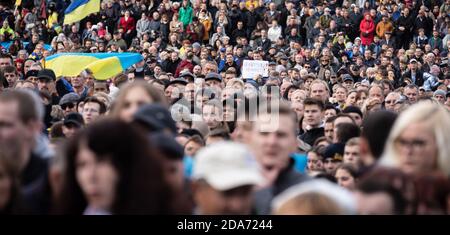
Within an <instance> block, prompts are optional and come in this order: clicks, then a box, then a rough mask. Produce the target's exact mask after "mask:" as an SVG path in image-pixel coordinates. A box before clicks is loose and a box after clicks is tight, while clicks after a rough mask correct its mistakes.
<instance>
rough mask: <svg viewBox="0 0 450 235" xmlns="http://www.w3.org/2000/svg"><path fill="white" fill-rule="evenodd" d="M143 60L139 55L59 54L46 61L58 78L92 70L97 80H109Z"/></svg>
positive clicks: (47, 66) (46, 66)
mask: <svg viewBox="0 0 450 235" xmlns="http://www.w3.org/2000/svg"><path fill="white" fill-rule="evenodd" d="M142 60H143V57H142V55H141V54H139V53H59V54H55V55H52V56H49V57H47V58H46V59H45V61H44V65H45V68H47V69H51V70H53V72H55V75H56V77H60V76H70V77H74V76H78V75H79V74H80V73H81V72H82V71H83V70H85V69H90V70H91V71H92V72H93V73H94V77H95V79H97V80H107V79H110V78H112V77H114V76H115V75H117V74H119V73H121V72H123V71H125V70H126V69H128V68H129V67H131V66H132V65H134V64H136V63H138V62H140V61H142Z"/></svg>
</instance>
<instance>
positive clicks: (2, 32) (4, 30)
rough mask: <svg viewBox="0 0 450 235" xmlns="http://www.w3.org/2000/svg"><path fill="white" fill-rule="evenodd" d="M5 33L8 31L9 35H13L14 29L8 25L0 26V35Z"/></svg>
mask: <svg viewBox="0 0 450 235" xmlns="http://www.w3.org/2000/svg"><path fill="white" fill-rule="evenodd" d="M5 33H8V34H9V35H10V36H11V35H14V30H12V29H11V28H10V27H8V28H6V29H5V28H3V27H1V28H0V35H5ZM7 39H9V38H7Z"/></svg>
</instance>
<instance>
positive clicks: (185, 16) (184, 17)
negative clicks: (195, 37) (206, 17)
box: [178, 5, 194, 28]
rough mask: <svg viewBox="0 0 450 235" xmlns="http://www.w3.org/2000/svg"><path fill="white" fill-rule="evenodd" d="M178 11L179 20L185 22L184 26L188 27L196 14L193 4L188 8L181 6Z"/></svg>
mask: <svg viewBox="0 0 450 235" xmlns="http://www.w3.org/2000/svg"><path fill="white" fill-rule="evenodd" d="M178 13H179V16H178V20H179V21H181V22H183V26H184V28H186V27H187V26H188V25H189V24H190V23H191V22H192V17H193V15H194V11H193V10H192V7H191V5H188V6H187V7H186V8H184V7H181V8H180V10H179V11H178Z"/></svg>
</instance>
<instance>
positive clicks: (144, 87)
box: [111, 81, 167, 122]
mask: <svg viewBox="0 0 450 235" xmlns="http://www.w3.org/2000/svg"><path fill="white" fill-rule="evenodd" d="M151 103H161V104H163V105H166V103H167V101H166V99H165V97H164V96H163V94H162V93H161V91H160V90H158V89H157V88H155V87H154V86H153V85H151V84H149V83H147V82H146V81H134V82H132V83H128V84H126V85H124V86H123V87H121V88H120V90H119V93H118V95H117V98H116V100H115V101H114V103H113V104H112V107H111V115H112V116H113V117H118V118H120V119H122V120H124V121H127V122H131V120H132V119H133V114H134V113H135V112H136V111H137V110H138V108H139V107H140V106H142V105H144V104H151Z"/></svg>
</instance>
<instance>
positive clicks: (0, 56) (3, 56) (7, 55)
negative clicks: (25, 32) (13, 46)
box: [0, 53, 14, 65]
mask: <svg viewBox="0 0 450 235" xmlns="http://www.w3.org/2000/svg"><path fill="white" fill-rule="evenodd" d="M0 59H9V60H10V61H11V65H13V64H14V61H13V58H12V56H11V55H10V54H5V53H0Z"/></svg>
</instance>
